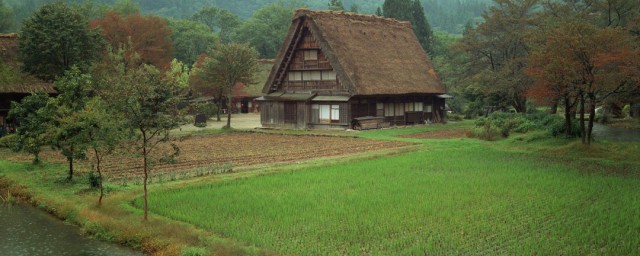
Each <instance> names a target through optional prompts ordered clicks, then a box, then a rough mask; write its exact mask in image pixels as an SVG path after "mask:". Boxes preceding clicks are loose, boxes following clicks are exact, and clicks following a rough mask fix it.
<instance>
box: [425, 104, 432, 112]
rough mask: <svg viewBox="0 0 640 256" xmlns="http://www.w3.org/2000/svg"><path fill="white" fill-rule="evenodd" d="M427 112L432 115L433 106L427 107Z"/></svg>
mask: <svg viewBox="0 0 640 256" xmlns="http://www.w3.org/2000/svg"><path fill="white" fill-rule="evenodd" d="M425 112H427V113H431V112H432V111H431V105H427V111H425Z"/></svg>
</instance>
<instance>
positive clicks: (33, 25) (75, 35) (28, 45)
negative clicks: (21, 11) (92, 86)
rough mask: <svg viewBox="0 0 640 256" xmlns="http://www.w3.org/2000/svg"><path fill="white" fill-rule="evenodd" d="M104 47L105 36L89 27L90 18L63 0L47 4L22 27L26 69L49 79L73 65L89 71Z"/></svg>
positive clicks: (21, 44)
mask: <svg viewBox="0 0 640 256" xmlns="http://www.w3.org/2000/svg"><path fill="white" fill-rule="evenodd" d="M102 48H103V41H102V37H101V36H100V33H98V31H95V30H90V29H89V20H88V19H87V18H86V17H85V16H83V15H82V14H81V13H80V11H79V10H78V9H75V8H70V7H68V6H67V5H66V4H63V3H54V4H49V5H44V6H43V7H41V8H40V9H39V10H38V11H37V12H35V13H34V14H33V15H32V16H30V17H29V19H27V20H26V21H25V23H24V25H23V26H22V30H21V31H20V54H21V57H22V61H23V62H24V70H25V71H26V72H28V73H31V74H33V75H35V76H37V77H39V78H41V79H44V80H47V81H53V80H54V79H55V78H56V77H61V76H62V75H64V72H65V71H66V70H68V69H69V68H71V66H73V65H76V66H78V67H79V68H80V69H81V70H84V71H86V70H87V69H88V68H89V66H90V65H91V63H92V62H93V61H96V60H97V59H98V58H99V56H100V53H101V50H102Z"/></svg>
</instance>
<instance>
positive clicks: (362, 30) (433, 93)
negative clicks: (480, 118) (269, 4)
mask: <svg viewBox="0 0 640 256" xmlns="http://www.w3.org/2000/svg"><path fill="white" fill-rule="evenodd" d="M262 92H263V93H264V96H263V97H260V98H259V100H260V101H262V103H261V111H260V112H261V123H262V126H264V127H279V128H299V129H318V128H320V129H326V128H350V127H352V124H354V123H357V122H358V120H369V121H367V122H368V123H369V122H371V121H370V120H382V123H381V124H378V125H377V127H380V126H391V125H406V124H417V123H425V122H435V123H437V122H444V121H445V120H446V113H445V111H444V107H445V98H447V95H446V94H445V93H446V91H445V88H444V86H443V85H442V83H441V82H440V79H439V78H438V76H437V74H436V72H435V70H434V68H433V66H432V64H431V62H430V60H429V57H428V56H427V54H426V53H425V52H424V50H423V49H422V47H421V46H420V43H419V42H418V39H417V38H416V36H415V34H414V33H413V29H412V28H411V24H410V23H408V22H401V21H397V20H394V19H388V18H383V17H377V16H368V15H358V14H351V13H344V12H333V11H311V10H307V9H300V10H297V11H296V13H295V16H294V18H293V20H292V23H291V26H290V28H289V32H288V34H287V37H286V38H285V41H284V44H283V45H282V47H281V48H280V51H279V53H278V56H277V58H276V61H275V64H274V66H273V69H272V70H271V73H270V75H269V78H268V80H267V81H266V83H265V85H264V88H263V91H262ZM364 117H367V118H365V119H363V118H364ZM376 122H378V121H376ZM368 127H369V126H368Z"/></svg>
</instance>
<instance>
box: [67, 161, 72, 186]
mask: <svg viewBox="0 0 640 256" xmlns="http://www.w3.org/2000/svg"><path fill="white" fill-rule="evenodd" d="M67 161H69V176H68V177H67V180H68V181H72V180H73V157H67Z"/></svg>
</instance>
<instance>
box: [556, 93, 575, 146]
mask: <svg viewBox="0 0 640 256" xmlns="http://www.w3.org/2000/svg"><path fill="white" fill-rule="evenodd" d="M557 106H558V104H557V103H556V107H557ZM572 120H573V112H572V111H571V98H570V97H569V95H567V96H565V97H564V129H565V131H564V134H565V135H566V136H567V138H568V137H572V136H573V134H572V133H573V125H572V124H571V121H572Z"/></svg>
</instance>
